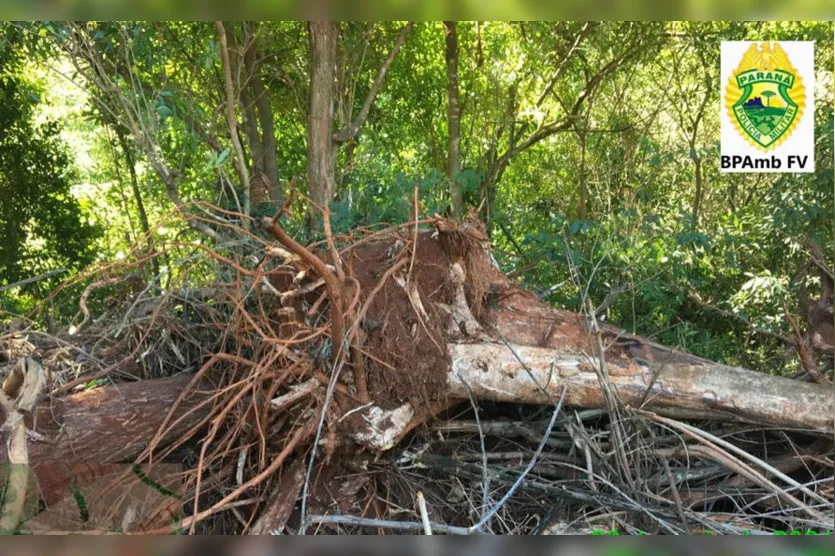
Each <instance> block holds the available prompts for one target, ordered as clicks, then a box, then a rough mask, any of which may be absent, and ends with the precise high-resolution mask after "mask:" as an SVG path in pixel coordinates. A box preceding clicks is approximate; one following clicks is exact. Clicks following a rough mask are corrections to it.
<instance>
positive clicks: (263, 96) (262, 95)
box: [244, 23, 278, 201]
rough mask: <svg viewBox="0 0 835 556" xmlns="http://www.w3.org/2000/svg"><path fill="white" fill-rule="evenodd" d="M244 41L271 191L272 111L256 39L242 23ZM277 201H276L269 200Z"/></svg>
mask: <svg viewBox="0 0 835 556" xmlns="http://www.w3.org/2000/svg"><path fill="white" fill-rule="evenodd" d="M244 29H245V33H244V40H245V41H249V43H248V44H247V49H246V50H245V51H244V64H245V65H246V68H247V75H248V76H249V84H250V88H251V89H252V94H251V95H250V96H251V97H252V101H253V102H254V103H255V108H256V109H257V111H258V120H257V123H259V124H260V125H261V148H262V152H261V156H262V159H261V167H260V168H259V169H260V170H261V171H262V172H264V173H265V174H266V175H267V178H268V179H269V180H270V184H271V186H272V189H274V188H275V187H276V186H277V185H278V160H277V159H276V141H275V127H274V125H273V111H272V106H271V105H270V95H269V93H268V91H267V88H266V87H265V86H264V80H263V78H262V77H261V68H260V67H259V66H258V58H257V54H258V49H257V39H256V38H255V34H254V33H250V31H249V26H248V24H247V23H244ZM271 200H272V201H277V200H278V199H277V198H275V199H271Z"/></svg>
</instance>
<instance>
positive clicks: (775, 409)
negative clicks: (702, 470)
mask: <svg viewBox="0 0 835 556" xmlns="http://www.w3.org/2000/svg"><path fill="white" fill-rule="evenodd" d="M468 226H469V224H465V225H463V226H460V227H456V226H455V225H452V224H448V223H446V222H443V221H440V223H439V224H438V225H437V230H438V232H437V236H436V237H437V240H436V239H435V238H434V237H432V236H429V235H428V234H427V235H424V236H423V237H422V238H421V240H420V244H421V247H420V248H419V249H418V259H419V260H420V259H421V258H422V257H423V258H428V259H430V260H432V261H434V262H435V268H437V266H438V264H441V265H442V264H443V263H441V262H440V261H441V260H442V259H444V258H445V259H446V264H447V265H448V268H449V275H450V278H449V280H448V281H447V282H446V284H445V285H444V287H445V288H451V289H453V290H455V293H453V294H450V295H447V297H446V298H445V299H443V300H441V299H439V296H438V294H433V293H432V292H437V291H438V290H440V289H441V288H439V287H437V285H434V284H427V285H426V286H425V287H424V288H423V291H419V290H421V287H420V284H419V285H418V287H413V288H412V289H411V290H410V292H409V301H408V304H406V305H405V306H406V307H409V306H411V307H427V308H428V307H435V308H440V309H442V310H441V311H440V314H444V315H446V319H447V322H444V323H443V324H442V326H441V327H442V329H443V334H442V336H443V338H435V339H433V340H432V341H437V340H442V341H443V343H444V344H445V345H444V346H443V349H445V350H446V355H447V356H448V358H447V359H446V361H447V362H448V366H447V368H446V369H444V370H442V373H443V374H442V375H441V376H440V377H438V379H437V380H436V381H434V382H433V383H432V384H433V385H438V387H437V389H436V391H435V392H434V395H433V396H432V399H434V400H447V399H451V400H461V401H465V400H468V399H469V397H470V394H472V396H473V397H475V398H476V399H481V400H492V401H503V402H513V403H529V404H551V403H555V402H556V400H557V399H559V397H560V395H561V393H562V390H563V388H565V389H566V398H565V404H566V406H570V407H576V408H605V407H606V400H605V395H604V391H603V389H602V388H601V378H600V377H601V376H603V377H604V379H603V382H605V383H606V384H608V385H609V387H610V388H611V389H612V391H613V392H614V394H615V395H616V397H617V398H618V400H619V402H620V403H621V404H623V405H625V406H629V407H633V408H641V409H646V410H651V411H655V412H657V413H660V414H666V415H671V416H674V417H678V418H689V419H693V418H698V419H722V420H738V421H743V422H751V423H756V424H761V425H766V426H777V427H787V428H798V429H804V430H808V431H810V432H818V433H831V432H833V431H835V397H833V396H832V390H831V387H827V386H824V385H820V384H814V383H808V382H802V381H796V380H792V379H790V378H786V377H780V376H772V375H767V374H764V373H760V372H756V371H751V370H747V369H742V368H736V367H731V366H728V365H724V364H721V363H716V362H713V361H708V360H705V359H702V358H699V357H696V356H693V355H689V354H686V353H682V352H680V351H677V350H675V349H671V348H668V347H665V346H663V345H660V344H656V343H654V342H652V341H650V340H648V339H646V338H641V337H637V336H633V335H629V334H626V333H625V332H624V331H622V330H619V329H617V328H614V327H611V326H603V327H600V329H599V331H598V328H597V326H596V324H594V323H593V322H592V321H591V319H589V318H588V317H587V316H586V315H581V314H577V313H572V312H569V311H564V310H559V309H554V308H551V307H548V306H546V305H545V304H543V303H542V302H541V301H540V300H539V299H538V298H537V297H536V296H535V295H533V294H532V293H530V292H526V291H524V290H522V289H521V288H519V287H518V286H517V285H516V284H514V283H512V282H511V281H510V280H509V279H508V278H507V277H505V276H504V275H502V274H501V272H500V271H499V270H498V267H497V266H496V265H495V264H494V263H491V262H490V261H491V259H490V255H489V251H488V248H487V246H486V242H483V241H481V240H480V239H479V238H478V237H476V236H474V235H473V232H472V231H471V230H470V229H469V227H468ZM468 236H470V237H469V238H468ZM482 251H483V253H482ZM439 252H440V253H442V254H439ZM435 272H436V274H435V276H437V271H435ZM468 274H469V275H468ZM395 281H396V282H397V281H398V277H397V276H395ZM400 281H402V280H400ZM430 286H431V287H430ZM467 288H469V290H468V291H467ZM465 291H466V294H465ZM479 291H480V292H489V295H490V296H491V300H490V301H489V302H485V303H484V305H482V306H480V309H479V312H480V313H481V314H480V316H479V317H478V318H476V317H475V315H474V313H475V311H474V310H473V307H476V306H475V305H474V306H473V307H470V306H469V304H470V303H472V302H473V301H472V300H474V299H478V295H477V292H479ZM404 295H405V294H404ZM485 295H487V294H486V293H485ZM421 298H422V299H421ZM392 299H394V298H392ZM393 303H395V302H394V301H391V302H390V303H389V305H386V306H385V308H386V310H387V308H388V307H390V306H391V304H393ZM476 303H477V302H476ZM401 304H402V302H401ZM416 311H417V309H416ZM425 312H426V311H424V313H425ZM369 314H371V313H369ZM435 314H438V312H435ZM372 316H374V318H379V319H380V320H383V319H384V316H383V315H380V316H377V315H372ZM425 319H426V317H425V316H424V320H425ZM413 336H414V335H413ZM439 347H441V346H439ZM601 353H603V360H604V361H603V362H601V360H600V354H601ZM439 361H442V360H439ZM602 363H605V364H602ZM416 369H417V367H416ZM421 372H424V371H423V370H421ZM404 401H405V400H404ZM378 403H379V402H378ZM421 404H422V402H421V401H420V400H418V401H417V402H414V401H411V400H410V401H409V402H407V403H402V405H399V406H397V407H392V406H391V404H389V405H388V406H385V405H382V404H380V405H382V407H380V406H371V407H368V408H366V409H365V410H364V411H363V415H362V416H363V419H364V420H365V423H366V424H367V428H366V430H362V431H357V432H356V433H355V434H354V435H353V436H354V438H355V440H357V441H358V442H360V443H361V444H364V445H366V446H369V447H372V448H374V449H377V450H386V449H389V448H391V447H392V446H394V445H395V444H396V443H397V442H398V441H399V440H400V439H401V438H402V436H403V434H404V433H405V431H408V430H410V429H411V428H412V426H413V423H414V422H416V421H420V420H425V419H426V418H427V417H428V415H427V410H426V409H425V407H422V406H421Z"/></svg>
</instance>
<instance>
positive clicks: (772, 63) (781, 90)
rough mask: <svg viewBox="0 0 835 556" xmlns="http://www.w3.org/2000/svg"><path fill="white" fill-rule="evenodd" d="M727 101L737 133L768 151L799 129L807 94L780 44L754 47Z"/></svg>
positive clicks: (730, 85)
mask: <svg viewBox="0 0 835 556" xmlns="http://www.w3.org/2000/svg"><path fill="white" fill-rule="evenodd" d="M725 101H726V106H727V108H728V111H729V113H730V116H731V121H732V122H733V123H734V127H736V129H737V131H739V133H740V134H742V135H743V136H744V137H745V138H746V139H748V140H749V141H750V142H751V143H752V144H753V145H754V146H755V147H757V148H760V149H762V150H764V151H768V150H769V149H772V148H774V147H776V146H777V145H779V144H780V143H781V142H782V141H783V140H785V139H787V138H788V137H789V136H790V135H791V133H792V132H793V131H794V130H795V128H796V127H797V123H798V122H799V121H800V118H801V117H802V115H803V110H804V108H805V102H806V90H805V88H804V86H803V80H802V79H801V77H800V75H799V74H798V72H797V70H796V69H795V68H794V66H792V64H791V61H790V60H789V57H788V56H787V55H786V52H785V51H784V50H783V49H782V48H781V47H780V45H779V44H777V43H759V44H756V43H755V44H752V45H751V46H750V47H749V48H748V50H747V51H746V52H745V55H744V56H743V57H742V61H741V62H740V64H739V66H738V67H737V68H736V70H735V71H734V72H733V75H732V76H731V79H730V80H729V83H728V85H727V90H726V95H725Z"/></svg>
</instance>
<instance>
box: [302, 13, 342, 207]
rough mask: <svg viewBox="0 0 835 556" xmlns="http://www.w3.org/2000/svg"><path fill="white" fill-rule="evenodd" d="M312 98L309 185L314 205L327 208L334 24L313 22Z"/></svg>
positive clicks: (331, 188) (331, 148)
mask: <svg viewBox="0 0 835 556" xmlns="http://www.w3.org/2000/svg"><path fill="white" fill-rule="evenodd" d="M307 30H308V34H309V35H310V97H309V99H310V100H309V103H308V107H307V183H308V187H309V188H310V198H311V199H312V200H313V202H314V203H316V204H318V205H319V206H321V207H323V208H327V207H328V204H329V203H330V201H331V199H332V198H333V194H334V186H335V183H334V182H335V175H334V171H335V170H334V163H335V160H334V156H335V154H336V152H335V148H336V145H335V143H334V141H333V138H332V133H333V107H334V66H335V65H336V41H337V37H338V29H337V26H336V23H334V22H333V21H311V22H310V23H308V24H307Z"/></svg>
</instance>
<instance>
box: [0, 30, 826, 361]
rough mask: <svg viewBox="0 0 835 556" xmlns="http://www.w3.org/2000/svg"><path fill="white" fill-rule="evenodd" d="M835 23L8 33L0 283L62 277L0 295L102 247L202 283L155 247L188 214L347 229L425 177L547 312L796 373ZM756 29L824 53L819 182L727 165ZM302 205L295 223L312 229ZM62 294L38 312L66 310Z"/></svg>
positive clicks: (430, 208) (2, 48) (821, 186)
mask: <svg viewBox="0 0 835 556" xmlns="http://www.w3.org/2000/svg"><path fill="white" fill-rule="evenodd" d="M832 31H833V29H832V24H831V23H782V22H772V23H593V22H568V23H566V22H552V23H532V22H526V23H500V22H486V23H485V22H459V23H451V22H447V23H442V22H430V23H416V24H414V25H411V24H409V25H406V24H403V23H385V24H371V23H342V24H338V25H337V24H314V25H306V24H303V23H296V22H283V23H262V24H259V23H242V22H226V23H224V24H213V23H206V22H201V23H180V22H158V23H147V22H128V23H85V24H65V23H39V24H14V23H5V24H2V26H0V199H2V201H0V230H2V242H1V243H0V288H3V286H4V285H9V284H14V283H16V282H19V281H20V280H24V279H26V278H29V277H33V276H37V275H40V274H43V273H45V272H47V271H49V270H53V269H57V268H65V269H67V271H68V272H67V273H66V274H61V275H54V276H51V277H50V278H49V279H47V280H41V281H35V282H32V283H29V284H26V285H23V286H20V287H13V288H4V291H0V296H3V297H2V298H0V300H1V301H2V303H3V308H5V309H6V310H8V311H12V312H24V311H26V310H28V309H30V308H32V307H33V306H35V304H36V302H38V301H39V300H42V299H44V297H45V296H46V294H47V292H48V291H49V290H50V289H51V288H52V287H54V285H55V283H56V280H59V279H64V278H67V277H68V275H70V274H72V273H75V272H78V271H79V270H80V269H81V268H82V267H83V266H84V265H86V264H88V263H89V262H91V261H92V260H93V258H94V257H95V259H96V260H97V261H98V263H100V264H105V263H107V262H109V261H112V260H114V259H125V260H131V259H141V258H148V257H150V258H149V259H148V260H149V261H150V264H147V265H145V266H144V267H143V271H144V272H145V273H146V274H147V277H151V276H155V275H160V276H161V284H162V285H165V284H166V283H168V280H169V279H170V278H171V276H172V275H174V274H176V273H178V272H201V273H211V272H213V271H214V270H213V267H212V265H211V263H210V262H207V261H202V263H201V265H202V266H194V265H193V264H190V265H187V266H183V265H180V264H176V262H175V261H176V257H174V256H173V255H172V249H174V248H175V244H176V246H177V248H178V249H180V248H181V246H182V245H183V244H187V243H188V242H198V241H210V242H214V243H222V242H223V237H222V233H219V232H218V230H219V229H221V227H220V226H219V225H213V224H211V218H208V217H207V216H206V214H207V213H206V210H207V209H206V207H205V206H204V205H199V206H196V205H195V204H194V203H195V202H201V201H202V202H208V203H211V204H212V205H215V206H218V207H222V208H224V209H226V210H229V211H232V212H234V213H238V216H240V213H246V214H251V215H259V214H273V213H275V211H276V210H277V207H278V206H279V205H280V204H281V202H282V201H283V200H284V199H286V198H287V196H288V195H289V194H290V192H291V189H292V187H291V182H292V183H293V184H294V186H295V187H297V188H298V189H299V190H300V191H301V192H303V193H305V194H307V195H309V196H310V197H311V198H312V199H313V200H314V201H317V202H319V203H323V204H324V203H328V204H329V205H330V210H331V212H332V216H333V225H334V229H335V230H336V231H344V230H347V229H349V228H351V227H355V226H363V225H370V224H376V223H380V222H400V221H405V220H406V219H408V218H410V217H411V216H410V212H411V210H412V208H411V207H412V192H413V187H414V186H415V184H417V186H418V187H419V192H420V198H421V202H422V208H423V212H424V213H426V214H429V215H431V214H434V213H447V214H449V215H451V216H453V217H460V216H462V215H464V214H466V213H467V212H468V211H470V210H478V211H479V214H480V215H481V217H482V218H483V219H484V220H485V221H486V222H487V223H488V225H489V230H490V234H491V238H492V241H493V245H494V248H495V251H496V256H497V259H498V261H499V263H500V264H501V265H502V266H503V268H504V269H505V270H506V271H507V272H508V273H512V274H514V275H516V276H519V277H520V278H521V279H522V280H523V281H524V282H525V283H526V284H527V285H528V286H529V287H530V288H532V289H534V290H535V291H537V292H539V293H540V294H541V295H542V296H544V298H545V299H547V300H548V301H549V302H551V303H553V304H555V305H559V306H563V307H567V308H570V309H574V310H577V309H579V308H580V307H581V305H582V302H583V300H584V299H585V297H589V298H590V299H591V300H593V302H594V303H595V305H600V304H605V305H606V307H607V309H606V314H607V318H608V320H609V321H610V322H614V323H617V324H619V325H620V326H623V327H624V328H626V329H628V330H630V331H635V332H637V333H640V334H644V335H648V336H653V337H655V338H656V339H657V340H658V341H660V342H662V343H665V344H668V345H672V346H680V347H682V348H684V349H686V350H688V351H691V352H693V353H696V354H698V355H702V356H704V357H707V358H710V359H714V360H719V361H726V362H730V363H734V364H742V365H745V366H748V367H752V368H759V369H763V370H771V371H778V370H779V371H781V372H784V371H786V370H791V368H792V367H796V365H797V363H796V356H795V355H793V354H792V353H791V351H789V350H786V349H785V348H786V346H785V342H784V341H781V340H779V339H777V338H775V335H779V336H783V337H785V336H786V334H788V333H789V328H788V324H787V323H786V319H785V314H786V311H788V312H790V313H799V312H800V309H799V305H801V304H802V298H803V297H804V296H810V295H811V296H813V295H815V294H816V292H817V291H818V290H819V288H820V283H819V278H818V274H817V273H816V272H815V271H814V270H812V269H811V268H812V267H810V262H811V261H812V256H811V253H810V251H811V250H813V248H814V246H817V247H819V248H820V249H821V250H822V251H823V252H824V253H832V252H833V249H834V248H835V243H833V237H834V236H835V228H834V227H833V203H835V200H834V199H833V173H832V160H833V144H832V141H833V127H832V126H833V124H832V122H833V74H832V60H833V44H832ZM766 38H767V39H782V40H814V41H816V60H815V67H816V72H817V82H818V86H817V87H816V90H815V91H814V95H815V98H816V114H815V127H816V138H817V152H816V161H817V170H816V172H815V173H814V174H803V175H791V174H737V175H728V174H721V173H720V172H719V164H718V145H719V91H720V88H721V87H722V86H723V84H721V83H720V80H719V63H718V60H719V48H720V43H721V41H723V40H762V39H766ZM310 107H313V109H311V108H310ZM328 107H331V108H332V114H331V113H330V111H329V109H328ZM292 178H297V179H292ZM236 184H246V187H244V186H242V185H236ZM294 206H295V207H296V208H297V210H296V211H295V212H294V213H293V214H292V215H291V216H292V218H294V221H293V222H291V223H289V224H288V226H289V227H290V228H291V229H293V230H295V231H296V234H297V235H298V237H299V238H301V239H303V240H310V239H313V238H314V237H315V236H316V235H317V233H318V232H317V230H318V229H319V228H318V226H317V223H316V215H314V216H313V217H311V215H309V214H307V213H306V212H305V210H304V206H305V205H303V204H302V203H296V205H294ZM215 214H217V213H216V212H215ZM227 217H228V215H227ZM207 222H209V223H207ZM160 253H167V254H166V255H160V256H156V255H157V254H160ZM832 266H833V265H832V264H831V259H830V264H829V267H830V268H832ZM65 293H66V294H67V295H65V296H64V297H63V298H62V297H57V298H54V304H53V305H52V308H53V310H55V311H57V314H58V315H59V316H63V317H64V318H65V319H71V318H73V316H74V315H75V314H76V312H77V296H78V291H77V290H65ZM37 315H38V317H37V318H42V315H41V314H40V313H38V314H37Z"/></svg>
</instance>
